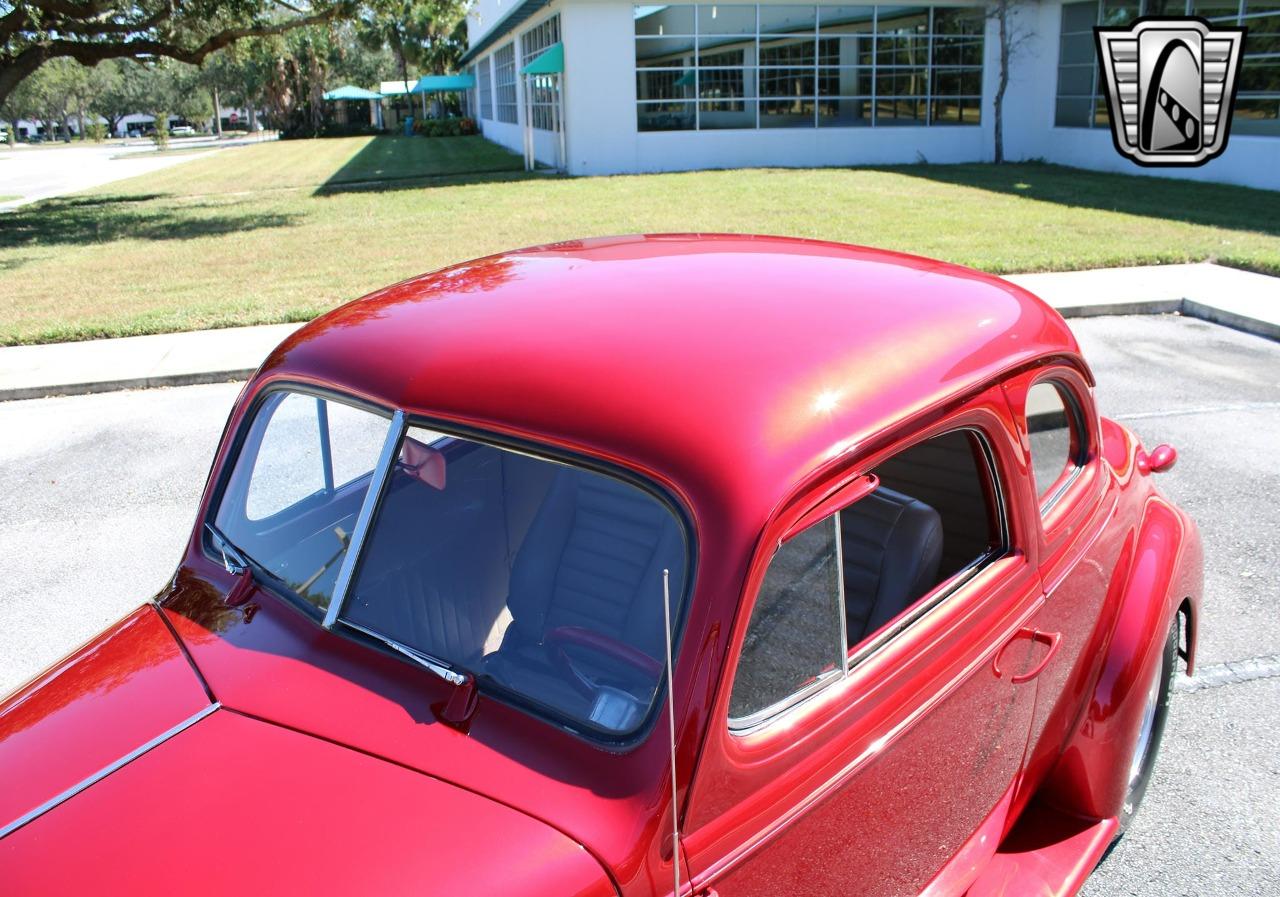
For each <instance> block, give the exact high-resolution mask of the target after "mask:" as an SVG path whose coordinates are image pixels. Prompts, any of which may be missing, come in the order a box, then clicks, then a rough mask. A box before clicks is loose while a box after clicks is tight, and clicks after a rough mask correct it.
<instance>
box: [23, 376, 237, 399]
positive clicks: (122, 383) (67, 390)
mask: <svg viewBox="0 0 1280 897" xmlns="http://www.w3.org/2000/svg"><path fill="white" fill-rule="evenodd" d="M256 370H257V368H242V369H240V370H227V371H191V372H188V373H185V374H164V375H162V376H158V377H134V378H132V379H127V380H90V381H87V382H84V383H62V384H58V385H56V386H20V387H14V388H13V389H0V402H12V401H17V400H19V399H48V398H54V397H60V396H87V395H93V394H94V393H102V392H119V391H121V390H124V389H158V388H160V387H166V386H199V385H200V384H202V383H233V382H235V381H237V380H247V379H249V378H250V377H252V376H253V372H254V371H256Z"/></svg>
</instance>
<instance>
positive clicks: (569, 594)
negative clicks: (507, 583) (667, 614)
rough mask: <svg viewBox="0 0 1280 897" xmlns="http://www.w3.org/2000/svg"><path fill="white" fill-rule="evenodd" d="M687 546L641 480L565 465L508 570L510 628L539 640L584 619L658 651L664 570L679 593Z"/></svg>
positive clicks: (591, 625) (651, 652) (528, 639)
mask: <svg viewBox="0 0 1280 897" xmlns="http://www.w3.org/2000/svg"><path fill="white" fill-rule="evenodd" d="M682 553H683V547H682V545H681V542H680V532H679V529H678V526H677V524H676V521H675V520H674V518H673V517H672V515H671V514H670V513H669V512H668V511H667V510H666V509H665V508H663V507H662V506H661V505H659V504H658V503H657V502H655V501H653V499H652V498H650V497H649V496H647V495H645V494H644V493H642V492H640V491H639V490H638V489H637V488H636V487H634V486H631V485H628V484H626V483H622V482H619V481H616V480H613V479H611V478H608V477H605V476H601V475H600V474H596V473H592V472H590V471H583V470H576V469H571V468H563V469H561V470H559V471H557V473H556V476H555V480H554V482H553V483H552V485H551V489H550V491H549V492H548V494H547V497H546V499H545V501H543V503H542V506H541V507H540V508H539V509H538V513H537V514H536V515H535V517H534V519H533V523H532V525H531V526H530V527H529V533H528V535H527V536H526V537H525V539H524V542H523V544H522V545H521V546H520V548H519V550H518V551H517V553H516V556H515V561H514V564H513V565H512V570H511V588H510V595H509V597H508V601H507V603H508V607H509V609H510V611H511V615H512V625H511V630H509V632H508V634H509V637H510V635H511V631H512V630H514V632H515V634H516V636H517V638H518V639H519V640H520V641H522V642H523V643H525V644H536V643H538V642H540V641H541V640H542V635H543V633H545V632H546V631H548V630H550V629H554V628H556V627H558V626H580V627H582V628H584V629H589V630H592V631H593V632H600V633H603V634H605V635H608V636H611V637H613V638H615V639H618V640H620V641H623V642H625V643H627V644H629V645H632V646H633V647H636V648H638V649H640V650H641V651H644V652H645V653H646V654H649V655H650V656H653V657H658V656H660V654H661V650H662V644H663V614H662V570H663V568H664V567H665V568H667V569H669V570H670V571H671V577H672V580H671V594H672V596H673V600H674V599H676V598H678V597H679V595H680V594H681V588H682V583H681V576H682V575H683V570H682V569H681V562H680V558H681V557H682Z"/></svg>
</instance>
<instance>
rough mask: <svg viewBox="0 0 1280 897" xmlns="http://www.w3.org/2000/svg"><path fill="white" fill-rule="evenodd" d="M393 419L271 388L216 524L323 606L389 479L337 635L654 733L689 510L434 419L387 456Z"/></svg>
mask: <svg viewBox="0 0 1280 897" xmlns="http://www.w3.org/2000/svg"><path fill="white" fill-rule="evenodd" d="M388 426H389V425H388V420H387V418H385V417H382V416H380V415H378V414H374V413H372V412H368V411H363V410H359V409H356V408H354V407H352V406H348V405H344V404H342V403H341V402H336V401H332V400H328V399H318V398H315V397H312V396H306V395H302V394H300V393H284V392H278V393H273V394H271V396H270V397H269V398H268V399H267V400H266V401H264V402H263V403H261V404H260V406H259V410H258V412H257V414H256V415H255V418H254V421H253V423H252V424H251V425H250V426H249V429H248V435H247V437H246V438H245V440H244V441H243V447H242V449H241V452H240V456H239V458H238V459H237V462H236V464H235V466H234V467H233V471H232V474H231V476H230V477H229V478H228V480H227V486H226V487H225V489H224V492H223V497H222V499H221V501H220V503H219V508H218V512H217V514H216V515H215V518H214V523H215V525H216V527H217V528H218V530H219V531H220V532H221V533H222V534H224V535H225V536H226V537H227V539H228V540H229V541H230V542H232V543H233V544H234V545H235V547H236V548H238V549H239V550H240V551H241V552H242V553H243V554H245V555H246V556H247V557H248V558H249V559H250V560H251V561H252V562H253V564H254V565H255V567H256V568H257V569H258V570H261V571H265V572H266V573H268V574H270V575H271V576H274V577H276V578H277V579H278V580H279V582H280V584H283V585H284V586H285V587H286V588H287V589H288V590H290V591H292V592H294V593H295V594H296V595H297V596H298V597H299V598H301V599H302V600H303V601H304V602H305V603H306V605H307V606H309V607H313V608H314V609H315V612H316V614H317V616H319V615H320V614H321V613H323V612H324V611H326V610H327V609H328V608H329V604H330V602H331V601H333V600H335V595H334V591H335V583H336V582H337V581H338V578H339V576H338V574H339V569H338V568H340V567H342V566H343V563H344V561H347V560H348V559H347V558H346V553H347V550H348V547H349V546H350V545H351V544H352V542H353V538H352V534H353V533H354V531H355V529H356V526H357V519H358V517H359V515H360V509H361V505H362V504H363V503H364V502H365V499H366V497H367V496H368V493H369V489H370V488H371V483H374V481H375V480H376V481H377V483H376V484H375V488H376V489H377V490H378V491H377V493H376V499H377V500H376V502H375V503H374V504H373V507H374V510H373V512H372V515H371V517H370V522H369V525H368V529H367V534H366V535H365V536H364V539H363V541H362V542H361V543H360V544H359V546H357V549H356V550H357V551H358V552H359V556H358V557H355V558H351V559H350V562H351V565H352V569H353V573H352V575H351V580H350V586H349V588H347V589H346V590H345V595H344V596H343V595H340V596H337V599H336V600H339V601H341V608H340V611H339V612H338V615H337V623H336V625H335V627H334V628H335V631H344V630H345V631H348V632H351V633H364V634H366V635H370V636H373V637H375V638H377V639H380V640H383V641H386V640H390V641H391V642H394V643H395V645H397V646H403V647H405V648H408V649H410V650H411V651H412V652H413V653H414V654H419V655H423V656H425V657H426V658H429V659H432V660H436V661H439V662H441V663H442V664H444V665H446V666H448V667H451V668H453V669H455V670H462V671H466V672H470V673H473V674H474V675H475V676H476V678H477V680H478V681H479V682H480V684H481V686H482V688H487V689H488V690H490V691H493V690H498V691H501V692H505V693H507V694H508V695H509V696H514V698H515V699H516V701H517V702H519V703H526V704H532V705H536V707H537V708H538V709H542V710H544V711H549V712H550V713H551V714H552V715H554V716H557V717H559V718H561V719H562V720H564V721H566V722H568V723H570V724H571V725H572V726H573V727H574V728H576V729H594V730H597V731H599V732H602V733H604V734H606V735H609V736H614V737H616V736H618V735H623V734H626V733H629V732H631V731H633V730H634V729H635V728H636V727H638V726H639V725H640V724H641V723H642V722H643V720H644V719H645V718H646V717H647V716H648V713H649V711H650V709H651V708H652V706H653V704H654V701H655V699H656V696H657V690H658V687H659V685H660V683H661V681H662V675H663V669H664V661H663V658H664V653H665V645H664V642H665V624H664V615H663V571H664V570H666V571H669V572H670V595H671V602H672V608H671V610H672V615H673V620H675V619H678V618H679V604H680V602H681V599H682V596H683V595H684V592H685V577H686V567H687V549H686V543H685V530H684V527H683V526H682V524H681V523H680V521H679V519H678V518H677V516H676V515H675V514H674V513H673V512H672V510H671V509H670V508H669V507H668V506H667V504H666V503H664V502H663V501H661V500H659V499H658V498H657V497H655V496H654V495H653V494H651V493H650V492H649V491H647V490H645V489H642V488H640V487H639V486H636V485H633V484H631V483H629V482H626V481H623V480H621V479H619V478H616V477H613V476H608V475H606V474H603V473H600V472H596V471H594V470H588V469H586V468H582V467H577V466H573V465H569V464H564V463H560V462H557V461H551V460H547V459H545V458H540V457H535V456H533V455H531V454H526V453H523V452H516V451H511V450H508V449H505V448H499V447H497V446H495V445H491V444H488V443H485V442H479V441H475V440H471V439H465V438H461V437H457V436H451V435H444V434H441V433H438V432H434V431H431V430H427V429H423V428H420V427H412V426H411V427H409V428H408V429H407V431H406V433H405V434H404V436H403V438H402V439H401V440H400V443H399V445H398V446H396V447H395V449H394V454H391V455H389V456H388V460H389V463H385V464H384V465H383V466H379V465H378V458H379V455H380V453H381V451H382V443H383V441H385V439H386V437H387V433H388ZM277 431H278V432H277ZM389 448H390V447H389ZM214 550H215V553H216V550H217V549H216V548H215V549H214ZM357 637H359V636H357Z"/></svg>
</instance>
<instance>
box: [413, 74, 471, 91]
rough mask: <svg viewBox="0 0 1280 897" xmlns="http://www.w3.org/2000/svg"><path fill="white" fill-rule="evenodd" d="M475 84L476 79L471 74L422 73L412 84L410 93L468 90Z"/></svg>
mask: <svg viewBox="0 0 1280 897" xmlns="http://www.w3.org/2000/svg"><path fill="white" fill-rule="evenodd" d="M475 86H476V79H475V78H474V77H472V76H471V75H467V74H461V75H423V76H422V77H421V78H419V79H418V83H417V84H415V85H414V86H413V90H411V91H410V93H443V92H448V91H459V90H470V89H471V88H473V87H475Z"/></svg>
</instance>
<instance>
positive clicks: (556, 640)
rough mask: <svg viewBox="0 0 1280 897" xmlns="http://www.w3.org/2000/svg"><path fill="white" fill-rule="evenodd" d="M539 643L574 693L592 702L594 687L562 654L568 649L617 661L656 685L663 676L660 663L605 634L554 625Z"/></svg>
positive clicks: (571, 661) (637, 649)
mask: <svg viewBox="0 0 1280 897" xmlns="http://www.w3.org/2000/svg"><path fill="white" fill-rule="evenodd" d="M542 644H543V646H544V647H546V648H547V651H548V653H549V654H550V655H551V663H552V665H553V666H555V668H556V669H557V670H559V671H560V672H561V673H562V674H563V675H564V678H565V680H566V681H567V682H568V683H569V684H570V685H571V686H572V687H573V690H574V691H576V692H578V694H580V695H582V696H583V697H584V698H589V699H594V698H595V696H596V692H597V686H596V685H595V683H593V682H592V681H591V680H590V679H588V678H587V677H586V676H584V675H583V674H582V673H581V672H579V671H578V668H577V667H575V666H574V665H573V660H572V659H571V658H570V657H569V653H568V652H567V651H565V648H566V647H568V646H573V647H576V648H585V649H586V650H588V651H594V652H595V653H596V654H599V655H600V656H601V657H605V658H607V659H609V660H612V661H616V662H617V663H620V664H622V665H623V666H625V667H628V668H630V669H632V670H635V671H636V672H638V673H640V674H641V675H643V676H645V677H646V678H648V679H651V680H653V681H655V682H656V681H657V679H658V677H659V676H660V675H661V674H662V664H661V663H659V662H658V661H657V660H654V659H653V658H652V657H650V656H649V655H648V654H645V653H644V652H643V651H641V650H640V649H639V648H635V647H633V646H631V645H628V644H627V643H626V642H623V641H619V640H618V639H616V638H613V637H612V636H609V635H605V634H604V633H603V632H595V631H593V630H591V629H583V628H582V627H581V626H557V627H556V628H555V629H552V630H550V631H548V632H547V633H546V635H544V636H543V638H542Z"/></svg>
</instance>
